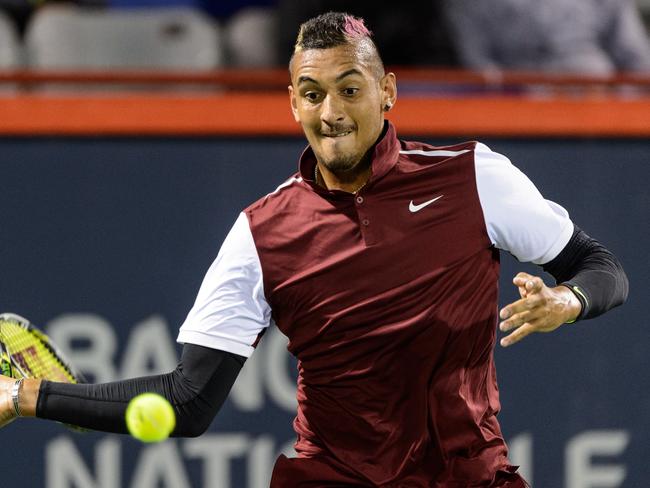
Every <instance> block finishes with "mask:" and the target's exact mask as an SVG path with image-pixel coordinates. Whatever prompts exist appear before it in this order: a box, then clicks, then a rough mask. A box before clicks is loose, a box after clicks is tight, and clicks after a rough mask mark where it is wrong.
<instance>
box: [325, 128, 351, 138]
mask: <svg viewBox="0 0 650 488" xmlns="http://www.w3.org/2000/svg"><path fill="white" fill-rule="evenodd" d="M350 134H352V130H346V131H343V132H334V133H321V135H322V136H323V137H331V138H333V139H336V138H337V137H345V136H347V135H350Z"/></svg>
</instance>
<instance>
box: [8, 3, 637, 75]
mask: <svg viewBox="0 0 650 488" xmlns="http://www.w3.org/2000/svg"><path fill="white" fill-rule="evenodd" d="M379 5H381V6H379ZM644 5H645V6H646V8H648V10H645V12H646V15H650V1H647V0H489V1H487V0H486V1H478V0H428V1H422V0H412V1H410V2H408V3H405V4H402V3H401V2H391V3H385V4H378V3H377V2H375V1H372V2H371V1H368V0H357V1H355V2H350V1H348V0H345V1H344V0H329V1H325V0H239V1H221V0H68V1H56V0H0V68H11V67H17V66H31V67H45V68H72V69H74V68H87V67H103V68H107V67H108V68H124V67H128V68H133V67H138V66H143V67H148V68H151V67H156V66H158V67H161V68H180V69H197V70H204V69H214V68H219V67H228V66H232V67H256V68H257V67H276V66H284V65H286V62H287V60H288V59H289V57H290V55H291V51H292V49H293V43H294V41H295V37H296V33H297V31H298V27H299V25H300V23H301V22H303V21H304V20H306V19H308V18H310V17H312V16H314V15H317V14H318V13H322V12H325V11H328V10H340V11H347V12H349V13H352V14H355V15H359V16H362V17H364V18H365V19H366V21H367V23H368V25H369V27H370V28H371V30H372V31H373V33H374V35H375V39H376V42H377V44H378V46H379V49H380V52H381V53H382V56H383V58H384V62H385V63H386V64H387V65H395V66H397V65H400V66H408V65H412V66H413V65H417V66H434V67H459V68H469V69H473V70H481V71H495V70H496V71H498V70H526V71H533V70H534V71H545V72H554V73H573V74H588V75H610V74H614V73H618V72H643V73H650V41H649V39H648V24H647V23H644V19H643V12H644V10H642V8H640V7H641V6H644Z"/></svg>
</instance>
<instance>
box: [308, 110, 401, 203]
mask: <svg viewBox="0 0 650 488" xmlns="http://www.w3.org/2000/svg"><path fill="white" fill-rule="evenodd" d="M382 134H383V135H382V136H380V138H379V140H378V142H377V143H376V144H375V146H374V147H373V149H372V155H371V159H372V163H371V167H372V174H371V175H370V179H369V180H368V182H367V183H366V184H365V186H364V187H363V190H367V189H368V187H370V186H372V185H373V184H374V183H375V182H376V181H377V180H379V179H380V178H382V177H383V176H384V175H385V174H386V173H388V172H389V171H390V170H391V169H393V167H394V166H395V164H397V159H398V158H399V150H400V143H399V139H397V133H396V131H395V126H394V125H393V124H391V123H390V122H389V121H388V120H386V121H385V122H384V130H383V132H382ZM315 169H316V155H315V154H314V151H313V150H312V148H311V146H307V147H306V148H305V150H304V151H303V153H302V155H301V156H300V160H299V165H298V170H299V171H300V175H301V176H302V179H303V180H304V181H305V182H306V183H308V184H309V185H311V187H312V188H314V189H315V190H316V191H318V192H319V193H346V192H343V191H340V190H334V191H330V190H327V189H325V188H323V187H321V186H319V185H317V184H316V182H315V181H314V170H315Z"/></svg>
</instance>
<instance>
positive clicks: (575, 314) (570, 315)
mask: <svg viewBox="0 0 650 488" xmlns="http://www.w3.org/2000/svg"><path fill="white" fill-rule="evenodd" d="M557 288H562V289H563V291H562V294H563V295H564V297H565V300H566V302H565V312H566V313H565V320H564V323H566V324H572V323H574V322H576V321H577V320H578V318H579V317H580V314H581V313H582V310H583V305H582V301H581V300H579V299H578V297H577V296H576V293H575V292H574V291H573V289H572V288H571V286H570V285H566V284H562V285H560V286H558V287H557Z"/></svg>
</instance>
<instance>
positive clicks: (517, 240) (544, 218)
mask: <svg viewBox="0 0 650 488" xmlns="http://www.w3.org/2000/svg"><path fill="white" fill-rule="evenodd" d="M475 165H476V185H477V187H478V194H479V199H480V201H481V207H482V208H483V216H484V218H485V225H486V228H487V232H488V235H489V237H490V240H491V241H492V243H493V244H494V245H495V246H496V247H497V248H499V249H503V250H504V251H508V252H510V253H511V254H512V255H513V256H515V257H516V258H517V259H518V260H519V261H525V262H533V263H535V264H544V263H548V262H549V261H551V260H552V259H553V258H555V257H556V256H557V255H558V254H559V253H560V251H562V249H564V246H566V244H567V243H568V242H569V239H571V235H572V234H573V223H572V222H571V219H570V218H569V214H568V212H567V211H566V210H565V209H564V208H562V207H561V206H560V205H558V204H557V203H554V202H551V201H549V200H545V199H544V197H543V196H542V195H541V194H540V192H539V190H537V188H536V187H535V185H534V184H533V183H532V182H531V181H530V180H529V179H528V177H527V176H526V175H524V174H523V173H522V172H521V171H520V170H519V169H518V168H516V167H515V166H513V165H512V163H511V162H510V160H509V159H508V158H506V157H505V156H503V155H501V154H498V153H495V152H492V151H491V150H490V148H488V147H487V146H486V145H485V144H480V143H479V144H477V146H476V150H475Z"/></svg>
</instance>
